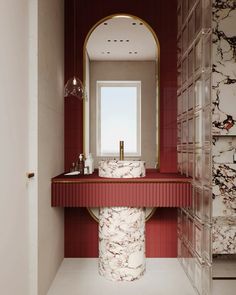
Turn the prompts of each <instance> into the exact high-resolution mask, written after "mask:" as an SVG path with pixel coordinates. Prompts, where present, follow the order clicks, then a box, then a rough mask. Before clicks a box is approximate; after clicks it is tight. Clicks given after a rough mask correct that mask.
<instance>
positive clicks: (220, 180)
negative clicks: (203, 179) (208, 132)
mask: <svg viewBox="0 0 236 295" xmlns="http://www.w3.org/2000/svg"><path fill="white" fill-rule="evenodd" d="M235 151H236V137H218V138H214V141H213V148H212V156H213V169H212V170H213V179H212V183H213V216H215V217H216V216H224V217H226V216H231V217H232V216H235V217H236V164H234V163H233V154H234V153H235Z"/></svg>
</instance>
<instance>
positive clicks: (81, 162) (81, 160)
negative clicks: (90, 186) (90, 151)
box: [78, 154, 84, 175]
mask: <svg viewBox="0 0 236 295" xmlns="http://www.w3.org/2000/svg"><path fill="white" fill-rule="evenodd" d="M78 171H79V174H80V175H83V174H84V156H83V154H80V155H79V161H78Z"/></svg>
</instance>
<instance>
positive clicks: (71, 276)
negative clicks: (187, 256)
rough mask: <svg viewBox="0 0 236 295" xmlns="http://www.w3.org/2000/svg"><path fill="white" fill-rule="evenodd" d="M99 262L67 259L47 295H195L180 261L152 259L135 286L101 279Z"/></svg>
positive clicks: (148, 260)
mask: <svg viewBox="0 0 236 295" xmlns="http://www.w3.org/2000/svg"><path fill="white" fill-rule="evenodd" d="M97 261H98V260H97V259H96V258H66V259H64V260H63V262H62V265H61V267H60V268H59V270H58V273H57V275H56V277H55V280H54V281H53V283H52V286H51V288H50V290H49V292H48V295H93V294H97V293H99V295H108V294H109V295H111V294H112V295H120V294H122V295H144V294H145V295H156V294H158V295H173V294H181V295H195V294H196V293H195V291H194V290H193V288H192V286H191V284H190V282H189V280H188V278H187V277H186V275H185V273H184V271H183V269H182V267H181V265H180V264H179V262H178V260H177V259H172V258H149V259H147V262H146V273H145V275H144V276H143V277H142V278H141V279H139V280H137V281H133V282H111V281H108V280H106V279H105V278H103V277H101V276H99V275H98V267H97Z"/></svg>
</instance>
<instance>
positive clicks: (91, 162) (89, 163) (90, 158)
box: [85, 153, 94, 174]
mask: <svg viewBox="0 0 236 295" xmlns="http://www.w3.org/2000/svg"><path fill="white" fill-rule="evenodd" d="M85 166H86V167H88V170H89V172H88V173H89V174H92V173H93V171H94V160H93V156H92V154H91V153H89V155H88V157H87V159H86V160H85Z"/></svg>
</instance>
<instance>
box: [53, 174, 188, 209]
mask: <svg viewBox="0 0 236 295" xmlns="http://www.w3.org/2000/svg"><path fill="white" fill-rule="evenodd" d="M146 174H147V175H146V177H144V178H130V179H118V178H117V179H114V178H113V179H111V178H99V177H98V175H97V173H94V174H93V175H88V176H80V177H79V176H77V177H75V176H73V177H72V176H64V175H59V176H57V177H55V178H53V179H52V206H53V207H112V206H126V207H188V206H190V204H191V179H190V178H187V177H183V176H181V175H179V174H162V173H157V172H154V171H153V170H150V171H149V170H147V172H146Z"/></svg>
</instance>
